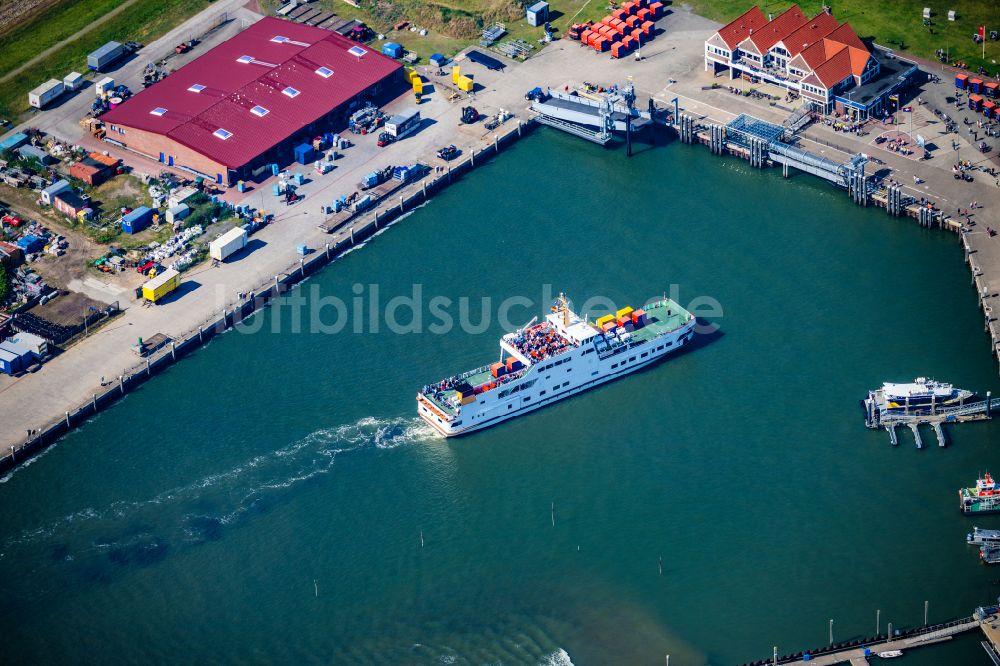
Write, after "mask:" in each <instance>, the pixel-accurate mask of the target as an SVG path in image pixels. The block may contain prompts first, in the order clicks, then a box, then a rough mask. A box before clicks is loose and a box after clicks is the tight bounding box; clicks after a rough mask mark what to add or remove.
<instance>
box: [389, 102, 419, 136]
mask: <svg viewBox="0 0 1000 666" xmlns="http://www.w3.org/2000/svg"><path fill="white" fill-rule="evenodd" d="M418 127H420V112H419V111H417V110H416V109H406V110H405V111H403V112H402V113H400V114H399V115H395V116H393V117H392V118H389V120H387V121H386V123H385V131H386V132H388V133H389V134H390V135H392V136H393V138H396V139H402V138H403V137H404V136H406V135H407V134H410V133H411V132H413V131H415V130H416V129H417V128H418Z"/></svg>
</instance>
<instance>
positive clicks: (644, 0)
mask: <svg viewBox="0 0 1000 666" xmlns="http://www.w3.org/2000/svg"><path fill="white" fill-rule="evenodd" d="M636 4H637V5H639V6H640V7H649V0H636Z"/></svg>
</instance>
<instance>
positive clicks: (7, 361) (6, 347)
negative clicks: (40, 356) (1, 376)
mask: <svg viewBox="0 0 1000 666" xmlns="http://www.w3.org/2000/svg"><path fill="white" fill-rule="evenodd" d="M32 358H33V354H32V353H31V350H30V349H28V348H27V347H26V346H24V345H22V344H18V343H16V342H11V341H10V340H6V341H4V342H0V372H3V373H5V374H8V375H13V374H16V373H18V372H21V371H22V370H24V369H25V368H26V367H28V365H30V364H31V360H32Z"/></svg>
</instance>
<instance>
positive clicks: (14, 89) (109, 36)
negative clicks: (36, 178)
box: [0, 0, 211, 119]
mask: <svg viewBox="0 0 1000 666" xmlns="http://www.w3.org/2000/svg"><path fill="white" fill-rule="evenodd" d="M118 4H121V0H88V1H87V2H71V3H68V4H67V5H65V6H63V5H60V7H59V8H58V9H57V10H55V13H54V14H47V15H46V19H47V20H46V21H45V23H44V24H41V25H36V28H38V29H39V30H40V31H41V32H40V33H39V34H40V35H41V37H40V38H39V42H38V43H37V44H36V43H35V42H33V41H31V37H32V35H33V34H34V33H33V32H32V30H31V29H30V26H31V25H33V24H34V23H35V22H31V23H26V24H24V25H23V26H22V27H19V28H16V29H14V30H13V31H11V32H10V33H8V35H7V36H5V37H4V38H3V43H4V48H2V49H0V66H5V67H6V70H0V71H8V72H9V71H11V70H12V69H13V68H14V67H16V66H17V63H18V62H23V61H24V60H27V59H29V58H31V57H33V56H34V55H36V54H38V53H40V52H41V51H43V50H45V49H46V48H48V47H49V46H52V44H53V43H58V42H59V40H60V39H65V37H64V36H62V37H60V35H66V34H70V35H72V34H74V33H75V32H76V31H77V30H79V29H80V28H79V23H80V21H81V20H83V19H82V18H81V17H84V18H85V19H86V21H85V23H84V25H86V24H89V23H90V22H92V21H93V20H94V13H93V8H94V7H100V8H101V10H100V12H99V14H100V15H103V14H105V13H107V12H108V11H109V10H110V9H111V8H113V7H114V6H116V5H118ZM209 4H211V3H210V0H157V1H156V2H147V1H145V0H140V2H137V3H136V4H134V5H132V6H130V7H129V8H127V9H125V10H124V11H123V12H122V13H121V14H118V15H117V16H115V17H114V18H112V19H111V20H109V21H108V22H107V23H102V24H101V25H99V26H97V27H96V28H94V29H93V30H89V31H87V32H85V33H83V34H82V35H80V36H79V37H78V38H76V39H73V40H72V41H69V42H66V43H65V44H64V45H63V46H62V47H61V48H59V49H58V50H57V51H55V52H54V53H52V54H51V55H49V56H48V57H46V58H45V59H44V60H42V62H40V63H38V64H37V65H35V66H33V67H31V68H29V69H28V70H27V71H24V72H21V73H20V74H17V75H15V76H13V77H11V78H10V79H7V80H6V81H4V82H3V84H0V116H4V117H11V118H12V119H13V117H14V116H17V115H20V114H21V113H23V112H25V111H27V109H28V97H27V95H28V91H29V90H31V89H33V88H34V87H35V86H37V85H39V84H40V83H44V82H45V81H46V80H48V79H50V78H56V79H62V77H63V76H65V75H66V74H69V73H70V72H71V71H78V72H86V71H87V54H88V53H90V52H91V51H93V50H94V49H96V48H98V47H100V46H101V45H102V44H104V43H105V42H108V41H111V40H115V41H119V42H125V41H128V40H135V41H138V42H141V43H148V42H149V41H152V40H153V39H156V38H157V37H159V36H160V35H162V34H164V33H166V32H168V31H169V30H171V29H173V28H174V27H176V26H177V25H178V24H180V23H181V22H183V21H184V20H185V19H187V18H189V17H191V16H193V15H194V14H196V13H197V12H199V11H201V10H202V9H204V8H205V7H207V6H208V5H209ZM74 26H77V27H75V28H74ZM26 29H27V32H25V30H26ZM53 39H54V40H55V41H53ZM9 40H17V41H16V42H15V41H9ZM9 43H17V44H20V50H19V51H18V50H15V49H10V48H7V45H8V44H9ZM12 52H13V53H14V54H15V55H16V61H15V62H14V63H13V64H10V63H11V59H12ZM139 57H140V58H141V57H142V53H141V52H140V55H139Z"/></svg>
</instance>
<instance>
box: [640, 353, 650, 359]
mask: <svg viewBox="0 0 1000 666" xmlns="http://www.w3.org/2000/svg"><path fill="white" fill-rule="evenodd" d="M647 356H649V352H643V353H642V356H640V357H639V358H646V357H647Z"/></svg>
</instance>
